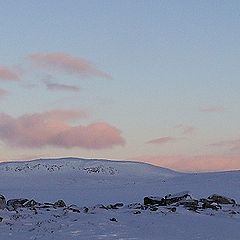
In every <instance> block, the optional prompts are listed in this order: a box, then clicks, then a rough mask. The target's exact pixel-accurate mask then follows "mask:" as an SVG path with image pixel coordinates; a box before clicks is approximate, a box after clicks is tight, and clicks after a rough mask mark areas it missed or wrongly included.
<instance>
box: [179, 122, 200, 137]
mask: <svg viewBox="0 0 240 240" xmlns="http://www.w3.org/2000/svg"><path fill="white" fill-rule="evenodd" d="M176 127H177V128H180V129H181V130H182V134H184V135H188V134H192V133H193V132H194V131H195V130H196V128H195V127H192V126H187V125H183V124H179V125H177V126H176Z"/></svg>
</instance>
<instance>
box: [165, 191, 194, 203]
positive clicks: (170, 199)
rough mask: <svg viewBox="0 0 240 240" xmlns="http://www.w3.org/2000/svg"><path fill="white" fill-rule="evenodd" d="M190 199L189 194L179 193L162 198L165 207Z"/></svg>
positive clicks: (186, 192)
mask: <svg viewBox="0 0 240 240" xmlns="http://www.w3.org/2000/svg"><path fill="white" fill-rule="evenodd" d="M187 199H192V197H191V195H190V192H188V191H185V192H180V193H176V194H169V195H166V196H165V197H164V200H165V203H166V205H171V204H173V203H177V202H180V201H183V200H187Z"/></svg>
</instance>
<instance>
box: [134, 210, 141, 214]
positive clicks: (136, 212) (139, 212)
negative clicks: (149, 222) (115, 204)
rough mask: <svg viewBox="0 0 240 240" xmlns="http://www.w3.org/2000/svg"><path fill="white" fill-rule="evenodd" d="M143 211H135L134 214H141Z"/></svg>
mask: <svg viewBox="0 0 240 240" xmlns="http://www.w3.org/2000/svg"><path fill="white" fill-rule="evenodd" d="M141 213H142V212H141V211H139V210H138V211H134V212H133V214H141Z"/></svg>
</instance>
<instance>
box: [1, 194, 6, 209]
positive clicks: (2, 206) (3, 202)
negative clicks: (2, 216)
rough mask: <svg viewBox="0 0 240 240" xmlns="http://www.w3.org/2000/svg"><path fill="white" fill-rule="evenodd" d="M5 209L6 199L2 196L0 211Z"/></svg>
mask: <svg viewBox="0 0 240 240" xmlns="http://www.w3.org/2000/svg"><path fill="white" fill-rule="evenodd" d="M4 208H6V198H5V197H4V196H3V195H0V209H4Z"/></svg>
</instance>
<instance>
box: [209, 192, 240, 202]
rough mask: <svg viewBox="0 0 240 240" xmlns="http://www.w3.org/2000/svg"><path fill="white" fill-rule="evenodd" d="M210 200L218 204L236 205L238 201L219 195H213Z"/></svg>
mask: <svg viewBox="0 0 240 240" xmlns="http://www.w3.org/2000/svg"><path fill="white" fill-rule="evenodd" d="M208 200H210V201H213V202H215V203H218V204H235V203H236V201H235V200H234V199H232V198H229V197H225V196H221V195H218V194H213V195H211V196H209V197H208Z"/></svg>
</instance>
